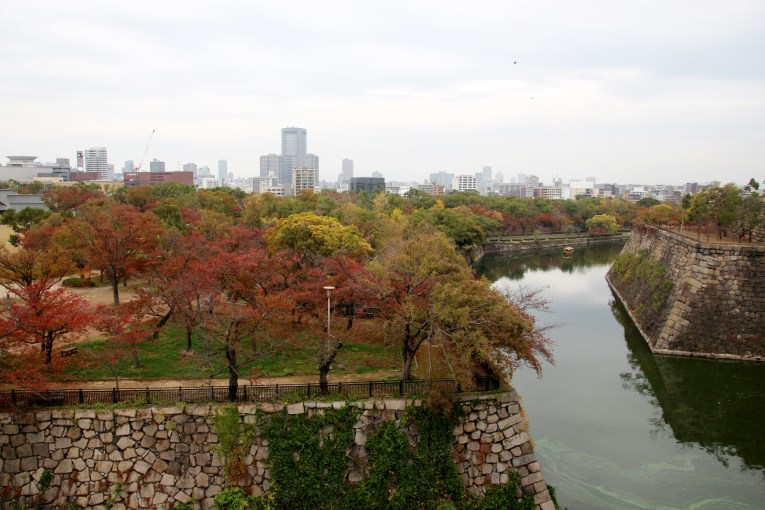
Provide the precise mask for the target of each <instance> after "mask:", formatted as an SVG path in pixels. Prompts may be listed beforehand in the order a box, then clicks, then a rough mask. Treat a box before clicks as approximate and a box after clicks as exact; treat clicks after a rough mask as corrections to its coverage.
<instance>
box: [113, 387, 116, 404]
mask: <svg viewBox="0 0 765 510" xmlns="http://www.w3.org/2000/svg"><path fill="white" fill-rule="evenodd" d="M116 403H117V388H112V404H116Z"/></svg>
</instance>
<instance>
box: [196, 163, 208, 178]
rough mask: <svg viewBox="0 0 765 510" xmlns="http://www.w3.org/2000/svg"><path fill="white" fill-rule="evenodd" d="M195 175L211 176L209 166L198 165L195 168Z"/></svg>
mask: <svg viewBox="0 0 765 510" xmlns="http://www.w3.org/2000/svg"><path fill="white" fill-rule="evenodd" d="M197 175H198V176H199V177H212V172H211V171H210V167H209V166H207V165H204V166H200V167H199V169H198V170H197Z"/></svg>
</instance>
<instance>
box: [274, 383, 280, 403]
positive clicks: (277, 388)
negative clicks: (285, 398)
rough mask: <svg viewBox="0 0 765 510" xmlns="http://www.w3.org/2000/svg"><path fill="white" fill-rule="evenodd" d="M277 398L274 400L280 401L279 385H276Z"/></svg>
mask: <svg viewBox="0 0 765 510" xmlns="http://www.w3.org/2000/svg"><path fill="white" fill-rule="evenodd" d="M275 393H276V396H275V397H274V400H279V385H278V384H277V385H276V392H275Z"/></svg>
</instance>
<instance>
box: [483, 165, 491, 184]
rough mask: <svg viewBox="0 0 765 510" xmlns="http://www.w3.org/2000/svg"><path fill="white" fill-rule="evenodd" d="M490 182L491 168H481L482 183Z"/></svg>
mask: <svg viewBox="0 0 765 510" xmlns="http://www.w3.org/2000/svg"><path fill="white" fill-rule="evenodd" d="M490 181H491V167H490V166H485V167H483V182H484V183H487V182H490Z"/></svg>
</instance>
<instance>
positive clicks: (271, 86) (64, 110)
mask: <svg viewBox="0 0 765 510" xmlns="http://www.w3.org/2000/svg"><path fill="white" fill-rule="evenodd" d="M148 12H151V16H148V15H147V13H148ZM762 19H765V4H762V2H756V1H732V2H726V3H725V4H724V5H721V4H719V2H711V1H701V2H694V3H693V4H686V3H681V2H676V1H674V2H673V1H671V2H659V1H654V0H648V1H644V2H639V3H638V2H627V3H613V2H606V1H598V0H591V1H588V2H583V3H576V4H570V3H569V2H550V3H545V4H544V5H542V4H529V3H526V2H519V1H511V2H479V3H478V4H471V8H470V9H467V8H466V7H465V6H464V4H462V3H460V4H451V3H449V2H446V3H444V2H437V3H430V2H423V3H417V4H410V3H404V2H396V1H393V2H390V3H388V4H386V5H385V6H384V8H383V7H382V6H370V5H364V4H356V3H347V2H332V1H330V2H322V3H310V2H301V1H297V2H294V3H290V4H289V6H283V5H239V4H230V5H229V4H226V5H225V6H224V7H220V6H217V5H216V6H213V5H209V6H208V5H206V4H204V3H183V4H180V3H176V2H163V3H161V4H155V3H151V4H150V3H147V2H143V1H136V2H131V3H129V4H124V3H123V4H114V5H112V4H110V5H108V6H104V5H102V4H101V3H95V2H92V1H79V0H78V1H75V2H71V3H67V4H61V3H58V2H52V1H37V0H31V1H29V2H25V3H19V2H17V3H12V4H10V5H8V6H6V9H4V20H5V24H4V26H5V28H4V30H3V31H2V33H0V56H1V57H2V59H3V62H4V63H5V68H6V70H8V72H9V74H8V76H7V78H6V79H5V80H3V81H2V82H0V97H3V98H4V101H2V102H0V116H2V118H3V120H4V122H3V123H2V124H0V153H2V155H36V156H38V158H39V160H41V161H53V160H55V158H56V157H66V158H69V159H70V160H72V161H73V162H74V160H75V152H76V151H78V150H83V149H84V148H85V149H86V148H91V147H105V148H106V149H107V150H108V154H109V162H110V163H111V164H113V165H114V166H115V168H116V169H118V170H119V169H120V168H122V165H123V163H124V161H126V160H133V161H134V162H136V164H137V162H139V161H140V160H141V155H142V154H143V151H144V148H145V145H146V141H147V139H148V138H149V136H150V134H151V132H152V130H153V129H156V135H155V137H154V139H153V140H152V143H151V146H150V148H149V151H148V153H147V155H146V158H145V162H144V165H145V166H147V167H148V163H147V162H148V161H151V160H152V159H154V158H156V159H157V160H159V161H165V162H166V166H167V169H168V170H176V169H177V168H178V167H182V166H183V165H184V164H186V163H196V164H197V165H199V166H200V167H202V166H209V167H211V168H216V163H217V161H218V160H221V159H226V160H227V161H228V170H229V171H232V172H234V174H235V176H238V177H244V176H253V177H254V176H257V175H259V168H260V165H259V158H260V156H261V155H264V154H272V153H276V152H278V150H279V144H280V141H279V138H278V137H279V130H280V129H282V128H284V127H287V126H301V127H303V128H305V129H307V130H308V131H310V133H311V142H310V148H309V150H310V152H311V153H313V154H317V155H319V156H320V157H321V160H322V172H321V175H322V176H323V177H324V178H325V179H327V180H333V179H335V178H336V176H337V175H338V174H340V173H341V171H342V168H341V164H342V160H343V159H345V158H348V159H351V160H353V161H354V165H355V167H354V172H355V175H358V176H370V175H373V172H380V173H382V174H383V175H385V178H386V179H388V180H400V181H412V180H416V181H424V180H425V179H426V178H427V176H428V175H429V174H431V173H434V172H438V171H445V172H449V173H454V174H475V173H477V172H480V171H481V169H482V167H484V166H491V167H492V169H493V172H495V173H501V174H504V175H505V176H511V175H517V174H519V173H526V174H534V175H538V176H539V177H540V180H542V181H549V180H550V179H551V177H552V176H556V175H557V176H561V177H563V178H571V179H576V178H584V177H585V176H595V177H596V178H597V181H598V182H642V183H666V184H682V183H684V182H709V181H715V180H719V181H721V182H730V181H733V182H736V183H738V184H743V183H745V182H746V181H748V179H749V178H750V177H754V178H756V179H758V180H763V179H764V178H765V169H763V165H762V162H763V160H765V61H763V59H762V58H761V56H760V55H761V50H762V48H763V47H765V32H763V31H762V30H761V20H762ZM256 22H257V24H258V26H259V27H261V29H259V30H252V26H253V23H256ZM275 42H278V44H275ZM505 180H508V178H507V177H506V179H505Z"/></svg>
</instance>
